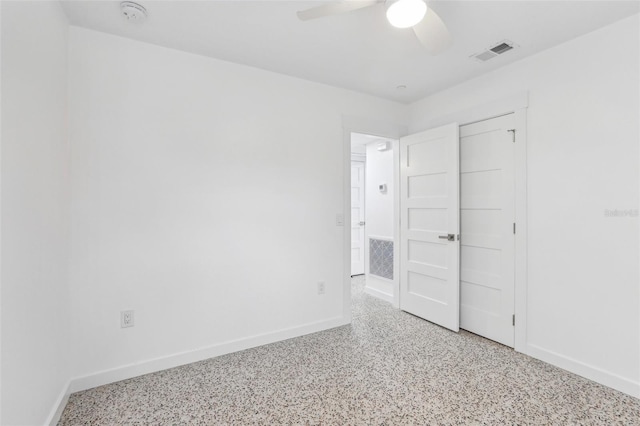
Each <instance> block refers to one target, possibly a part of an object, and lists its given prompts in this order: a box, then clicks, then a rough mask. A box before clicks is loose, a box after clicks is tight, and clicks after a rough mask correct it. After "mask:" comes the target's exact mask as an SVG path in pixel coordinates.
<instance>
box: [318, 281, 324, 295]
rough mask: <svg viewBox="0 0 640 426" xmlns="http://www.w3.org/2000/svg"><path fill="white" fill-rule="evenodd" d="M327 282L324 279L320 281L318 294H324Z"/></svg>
mask: <svg viewBox="0 0 640 426" xmlns="http://www.w3.org/2000/svg"><path fill="white" fill-rule="evenodd" d="M325 287H326V286H325V283H324V281H318V294H324V292H325V290H326V288H325Z"/></svg>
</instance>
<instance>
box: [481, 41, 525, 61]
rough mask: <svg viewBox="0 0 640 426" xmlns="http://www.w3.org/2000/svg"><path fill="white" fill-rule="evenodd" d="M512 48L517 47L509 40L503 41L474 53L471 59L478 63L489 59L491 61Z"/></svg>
mask: <svg viewBox="0 0 640 426" xmlns="http://www.w3.org/2000/svg"><path fill="white" fill-rule="evenodd" d="M514 47H517V46H516V45H515V44H514V43H513V42H511V41H509V40H503V41H501V42H500V43H498V44H496V45H494V46H493V47H490V48H488V49H487V50H485V51H483V52H480V53H476V54H475V55H471V58H472V59H475V60H477V61H479V62H486V61H488V60H489V59H493V58H495V57H496V56H498V55H502V54H503V53H504V52H508V51H509V50H511V49H513V48H514Z"/></svg>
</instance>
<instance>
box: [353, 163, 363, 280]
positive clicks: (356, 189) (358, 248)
mask: <svg viewBox="0 0 640 426" xmlns="http://www.w3.org/2000/svg"><path fill="white" fill-rule="evenodd" d="M364 190H365V188H364V162H362V161H352V162H351V275H360V274H364V226H365V223H364Z"/></svg>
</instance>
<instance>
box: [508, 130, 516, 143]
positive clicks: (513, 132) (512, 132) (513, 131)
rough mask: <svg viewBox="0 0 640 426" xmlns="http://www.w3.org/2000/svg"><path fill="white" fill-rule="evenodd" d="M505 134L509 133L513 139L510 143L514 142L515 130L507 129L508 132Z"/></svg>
mask: <svg viewBox="0 0 640 426" xmlns="http://www.w3.org/2000/svg"><path fill="white" fill-rule="evenodd" d="M507 132H511V135H512V137H513V138H512V140H511V142H515V141H516V129H509V130H507Z"/></svg>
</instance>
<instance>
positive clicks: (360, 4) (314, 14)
mask: <svg viewBox="0 0 640 426" xmlns="http://www.w3.org/2000/svg"><path fill="white" fill-rule="evenodd" d="M377 3H378V0H343V1H340V2H336V3H329V4H323V5H322V6H318V7H313V8H311V9H307V10H301V11H300V12H298V19H300V20H301V21H308V20H310V19H317V18H324V17H325V16H331V15H339V14H341V13H346V12H351V11H352V10H358V9H364V8H365V7H369V6H373V5H375V4H377Z"/></svg>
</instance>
